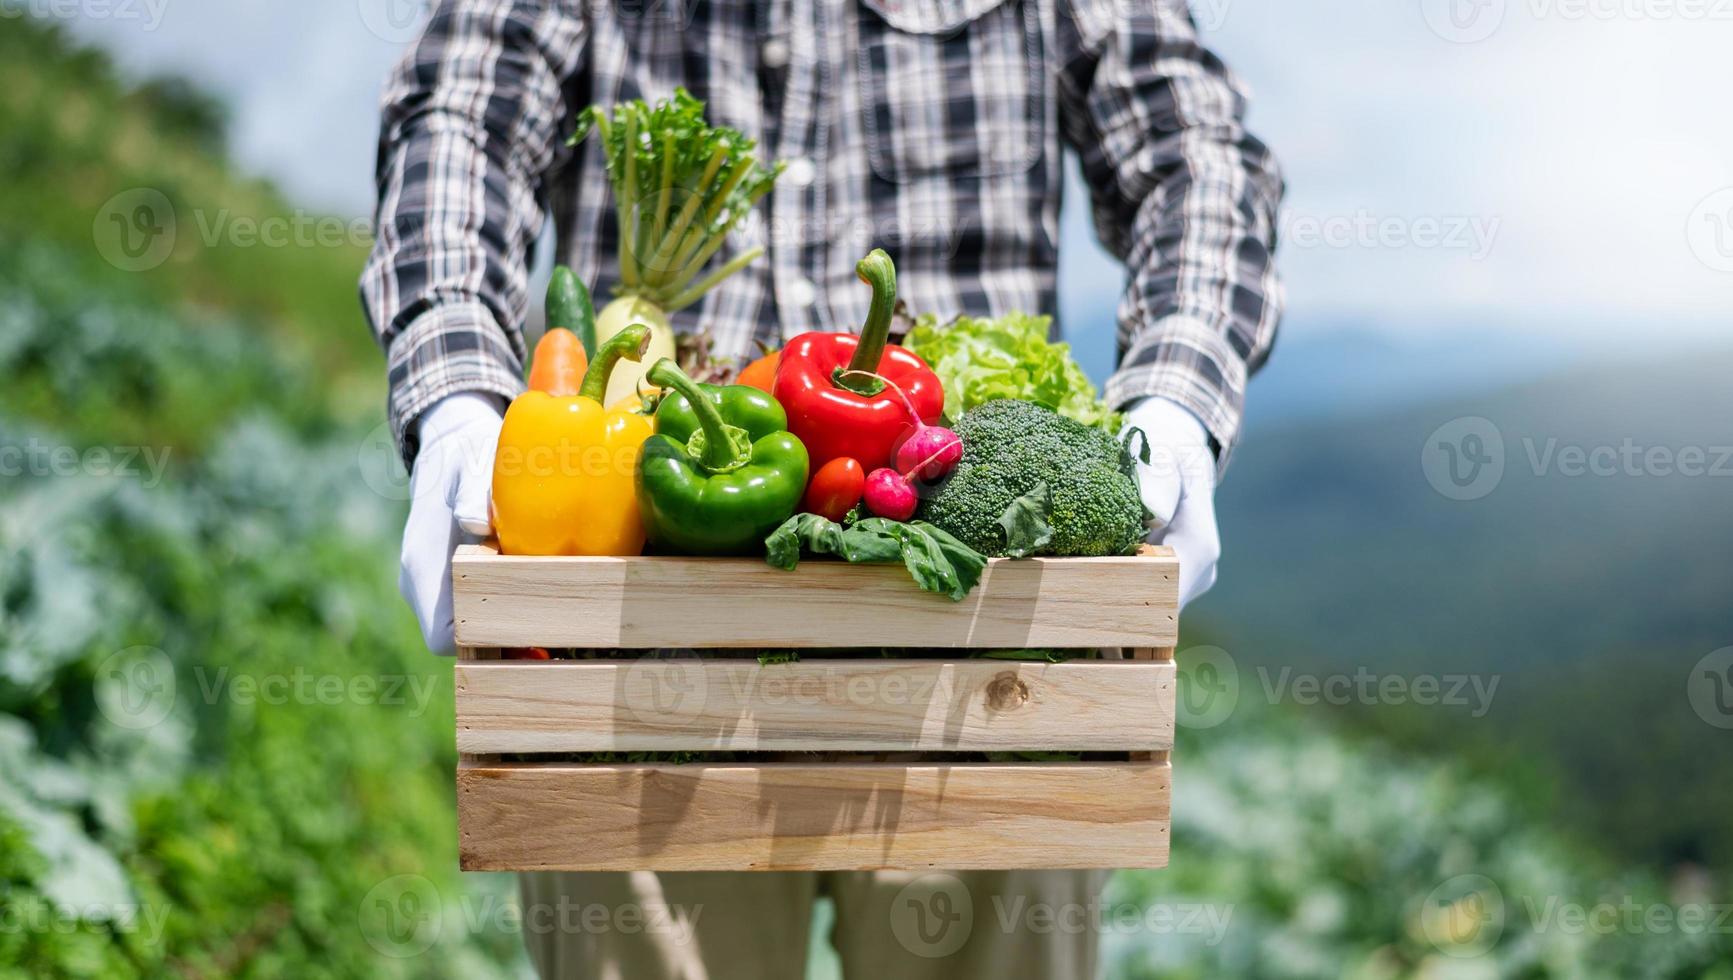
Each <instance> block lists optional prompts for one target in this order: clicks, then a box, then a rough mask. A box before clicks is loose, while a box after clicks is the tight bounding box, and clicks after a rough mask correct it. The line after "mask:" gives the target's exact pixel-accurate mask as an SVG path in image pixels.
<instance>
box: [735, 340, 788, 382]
mask: <svg viewBox="0 0 1733 980" xmlns="http://www.w3.org/2000/svg"><path fill="white" fill-rule="evenodd" d="M781 362H782V352H781V351H775V350H766V351H765V352H764V356H763V357H760V358H759V359H758V360H756V361H753V362H752V363H751V364H748V365H746V366H745V367H744V368H741V369H740V378H739V379H738V380H737V381H735V384H743V385H750V386H751V387H753V388H757V389H758V390H759V391H769V390H770V387H771V385H774V384H775V383H776V366H777V365H778V364H780V363H781Z"/></svg>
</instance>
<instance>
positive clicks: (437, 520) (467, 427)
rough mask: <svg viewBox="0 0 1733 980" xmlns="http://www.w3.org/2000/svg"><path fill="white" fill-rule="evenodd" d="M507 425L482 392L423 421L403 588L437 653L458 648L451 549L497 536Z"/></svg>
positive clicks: (451, 401)
mask: <svg viewBox="0 0 1733 980" xmlns="http://www.w3.org/2000/svg"><path fill="white" fill-rule="evenodd" d="M500 420H501V416H500V410H499V405H498V403H497V402H496V401H495V400H494V399H493V397H492V396H489V395H483V394H479V393H476V392H461V393H459V394H455V395H448V396H447V397H445V398H442V399H440V400H439V401H437V402H435V403H434V405H433V407H432V408H430V409H428V410H427V411H426V412H424V413H423V414H422V416H421V422H420V426H421V428H420V435H421V449H420V451H419V452H418V453H417V454H416V457H415V469H414V471H413V473H412V474H411V475H410V478H409V493H410V499H409V520H408V522H407V523H405V524H404V525H403V551H402V556H401V559H400V562H401V569H400V571H399V573H398V576H397V591H399V592H401V593H403V598H404V599H405V600H407V601H408V603H409V608H411V609H413V610H415V618H416V619H417V620H418V621H419V622H420V623H421V636H422V638H423V639H425V640H426V641H427V648H428V649H429V650H432V651H433V652H434V653H450V652H452V650H453V649H454V644H453V640H452V635H451V623H452V619H451V555H452V552H454V551H456V550H457V546H458V544H459V543H461V542H464V541H475V540H480V539H481V538H485V537H486V536H487V535H488V534H490V533H491V532H492V528H493V524H492V521H490V520H489V518H488V514H489V512H490V502H491V501H490V498H491V497H492V491H493V453H494V447H495V446H497V445H498V444H499V426H500Z"/></svg>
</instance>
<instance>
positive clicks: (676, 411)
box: [652, 365, 788, 443]
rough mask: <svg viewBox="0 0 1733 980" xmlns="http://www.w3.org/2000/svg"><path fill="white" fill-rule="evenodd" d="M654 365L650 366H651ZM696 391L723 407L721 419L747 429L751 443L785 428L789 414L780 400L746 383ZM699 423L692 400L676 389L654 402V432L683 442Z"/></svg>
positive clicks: (702, 385) (705, 387)
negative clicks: (655, 403) (783, 408)
mask: <svg viewBox="0 0 1733 980" xmlns="http://www.w3.org/2000/svg"><path fill="white" fill-rule="evenodd" d="M653 366H654V365H652V367H653ZM698 390H699V391H702V392H704V393H705V394H707V395H709V396H710V403H711V404H712V405H715V406H716V407H717V408H719V409H721V410H722V420H723V421H724V422H727V423H728V424H729V425H737V426H739V427H741V428H742V429H745V430H746V435H747V438H749V439H751V440H752V441H753V442H757V441H758V440H760V439H762V438H764V437H765V436H767V435H770V434H771V433H773V432H787V431H788V413H787V412H784V411H783V410H782V403H781V402H779V401H777V400H776V399H774V398H772V397H770V392H768V391H763V390H761V389H758V388H753V387H749V386H747V385H707V384H700V385H698ZM700 427H701V426H700V425H699V422H698V413H697V412H696V411H694V410H693V408H692V402H691V401H690V400H689V399H688V398H687V397H686V396H685V395H683V394H681V393H680V392H679V391H673V392H670V393H668V394H667V395H666V396H665V397H663V398H662V399H661V400H660V401H659V402H658V403H657V405H656V431H657V432H659V433H661V434H662V435H665V436H667V437H668V438H670V439H673V440H674V441H675V442H681V443H683V442H685V441H686V440H688V439H690V438H692V433H694V432H697V431H698V430H699V428H700Z"/></svg>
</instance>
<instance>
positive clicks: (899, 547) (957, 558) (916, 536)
mask: <svg viewBox="0 0 1733 980" xmlns="http://www.w3.org/2000/svg"><path fill="white" fill-rule="evenodd" d="M764 551H765V553H764V560H765V561H767V562H769V563H770V564H772V565H775V566H776V567H777V568H781V569H784V570H787V571H793V570H794V568H795V567H796V566H797V565H799V564H800V553H801V552H802V551H806V552H810V553H812V554H815V555H836V556H837V557H839V558H842V559H843V560H844V561H849V562H854V563H857V564H858V563H872V562H893V561H897V560H899V559H900V560H901V561H902V563H903V566H904V567H905V568H907V569H908V570H909V576H910V577H911V578H913V579H914V580H915V584H916V585H919V586H920V587H921V588H923V589H925V590H926V591H928V592H937V593H939V594H940V595H946V596H950V598H951V599H952V601H957V602H960V601H962V599H963V597H964V596H967V595H968V594H969V592H970V591H971V590H973V589H974V588H975V586H976V585H977V584H978V583H979V582H980V581H981V572H982V570H983V569H985V568H986V567H987V559H986V557H984V556H983V555H982V554H981V553H980V552H978V551H976V550H975V549H973V548H971V547H969V546H968V545H966V544H964V543H963V542H961V541H959V540H957V539H956V538H955V537H952V536H951V535H950V534H948V533H946V532H945V531H942V530H940V529H939V528H936V527H934V526H932V525H931V524H924V523H922V522H920V521H914V522H911V523H907V524H904V523H902V522H900V521H892V520H887V519H885V518H883V517H869V518H866V519H865V520H862V521H859V522H857V523H855V524H853V525H851V526H849V527H844V526H842V525H841V524H838V523H836V522H835V521H831V520H826V519H825V518H823V517H820V516H818V515H817V514H796V515H794V516H793V517H790V518H789V519H788V520H786V521H783V522H782V526H781V527H778V528H777V529H776V530H774V531H772V532H770V537H768V538H766V539H765V541H764Z"/></svg>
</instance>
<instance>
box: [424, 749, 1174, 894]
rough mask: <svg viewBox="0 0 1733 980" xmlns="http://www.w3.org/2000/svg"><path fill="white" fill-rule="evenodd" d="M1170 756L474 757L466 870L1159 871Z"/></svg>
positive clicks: (462, 831)
mask: <svg viewBox="0 0 1733 980" xmlns="http://www.w3.org/2000/svg"><path fill="white" fill-rule="evenodd" d="M1170 784H1171V773H1170V770H1169V768H1168V766H1167V764H1166V763H1139V762H1117V763H1075V764H1066V765H1045V764H1040V765H1036V764H1016V765H989V764H954V765H929V764H918V765H910V766H899V765H875V764H858V765H857V764H833V765H795V764H770V765H762V766H732V765H727V766H725V765H689V766H572V765H558V764H546V765H485V764H466V765H463V766H461V767H460V768H459V770H458V774H457V806H458V826H459V838H460V839H459V855H460V863H461V865H462V867H463V869H464V870H466V871H550V870H565V871H627V870H652V871H723V870H752V871H805V870H869V869H892V868H894V869H908V870H915V869H932V868H944V869H954V870H962V869H1011V868H1159V867H1164V866H1166V864H1167V853H1168V805H1169V794H1170Z"/></svg>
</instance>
